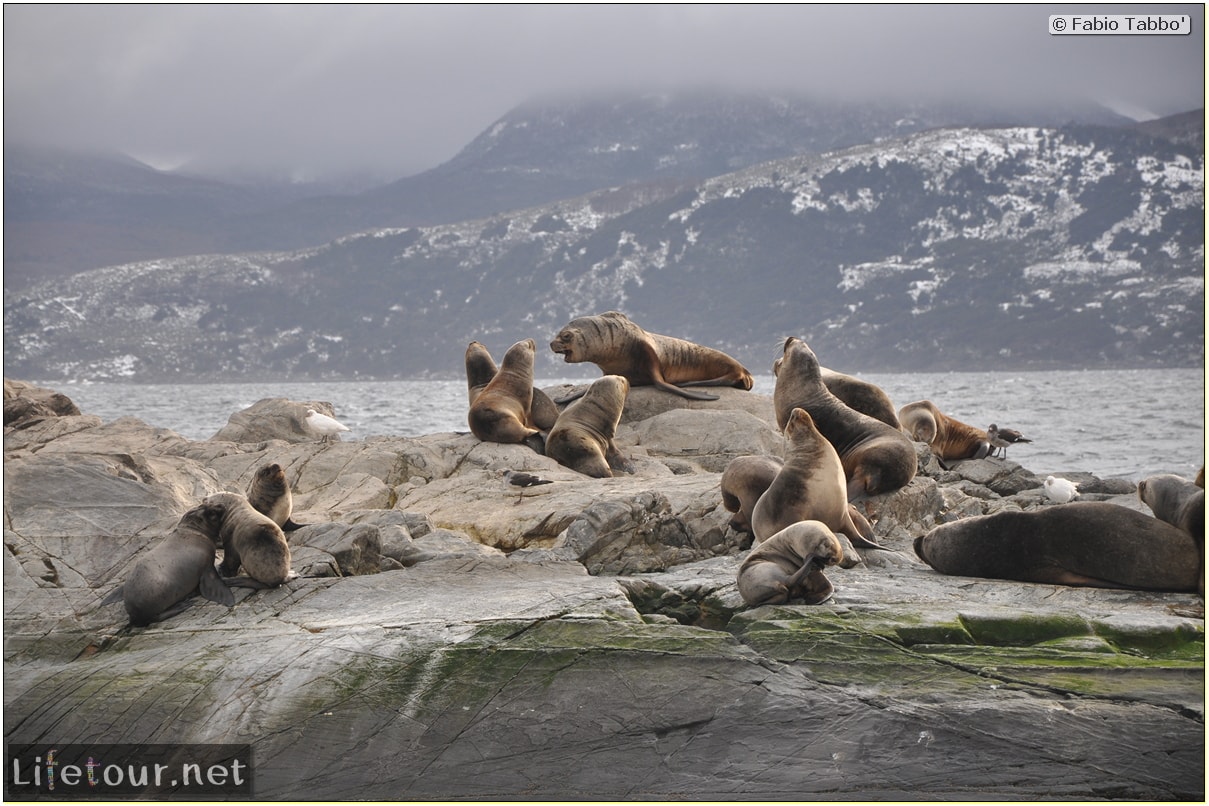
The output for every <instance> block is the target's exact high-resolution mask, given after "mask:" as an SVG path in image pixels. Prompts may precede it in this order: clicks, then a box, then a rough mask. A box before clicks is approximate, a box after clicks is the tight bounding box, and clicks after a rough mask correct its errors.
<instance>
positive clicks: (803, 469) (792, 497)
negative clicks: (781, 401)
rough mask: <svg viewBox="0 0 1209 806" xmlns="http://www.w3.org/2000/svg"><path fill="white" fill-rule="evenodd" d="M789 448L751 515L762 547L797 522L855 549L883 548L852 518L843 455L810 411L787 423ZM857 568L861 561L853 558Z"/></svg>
mask: <svg viewBox="0 0 1209 806" xmlns="http://www.w3.org/2000/svg"><path fill="white" fill-rule="evenodd" d="M785 438H786V439H787V440H788V441H789V445H788V447H787V448H786V451H785V463H784V464H783V465H782V466H781V470H780V471H779V472H778V473H777V475H776V477H775V478H774V479H773V480H772V483H771V484H770V485H768V489H767V490H765V491H764V494H763V495H761V496H760V499H759V500H758V501H757V502H756V506H755V508H754V509H753V510H752V513H751V527H752V528H751V532H752V534H753V535H754V536H755V539H756V542H757V543H762V542H764V541H765V540H767V539H769V538H770V537H772V536H773V535H774V534H776V533H777V532H779V531H781V530H782V529H784V528H785V527H786V526H788V525H789V524H791V523H796V522H798V521H819V522H820V523H822V524H823V525H824V526H826V527H827V528H828V529H830V530H831V531H832V532H837V533H840V534H843V535H845V536H846V537H847V538H848V539H849V540H851V541H852V543H853V544H854V545H859V546H864V547H866V548H881V546H879V545H878V544H877V543H876V542H874V540H873V529H872V527H870V525H869V521H867V520H865V518H864V516H863V515H860V514H859V513H858V515H857V517H859V518H860V526H859V527H858V525H857V522H856V521H855V519H854V518H853V516H852V513H853V512H854V511H856V510H855V508H854V507H850V506H849V504H848V497H847V492H846V490H847V486H846V484H845V482H844V468H843V466H842V465H841V464H840V457H839V454H837V453H836V452H835V448H833V447H832V445H831V443H830V442H828V441H827V440H826V439H825V438H824V437H823V435H822V434H821V433H819V430H818V428H816V427H815V424H814V419H813V418H812V417H811V416H810V413H809V412H807V411H806V410H805V409H800V408H795V409H794V410H793V411H792V412H790V414H789V421H788V422H787V423H786V424H785ZM852 559H853V563H852V564H855V561H856V560H857V558H855V557H854V558H852Z"/></svg>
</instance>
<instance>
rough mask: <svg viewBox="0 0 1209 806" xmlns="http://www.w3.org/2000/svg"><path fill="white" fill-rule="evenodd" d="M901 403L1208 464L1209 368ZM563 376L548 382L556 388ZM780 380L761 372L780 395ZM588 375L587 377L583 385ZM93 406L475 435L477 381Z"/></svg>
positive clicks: (1170, 465) (981, 388) (203, 424)
mask: <svg viewBox="0 0 1209 806" xmlns="http://www.w3.org/2000/svg"><path fill="white" fill-rule="evenodd" d="M860 377H862V378H864V379H865V380H868V381H871V382H873V383H876V384H878V385H879V386H881V387H882V388H883V389H885V391H886V393H887V394H889V395H890V399H891V400H893V401H894V404H895V405H896V406H900V407H901V406H903V405H906V404H907V403H911V402H913V401H916V400H925V399H926V400H931V401H932V402H933V403H935V404H936V405H937V406H938V407H939V408H940V409H941V411H943V412H945V413H946V414H948V415H949V416H950V417H955V418H956V419H958V420H961V421H962V422H966V423H969V424H970V425H975V426H978V427H979V428H985V427H986V426H988V425H990V424H991V423H996V424H998V425H999V426H1000V427H1006V428H1015V429H1016V430H1018V431H1020V432H1022V433H1023V434H1024V435H1025V436H1027V437H1029V438H1031V439H1032V440H1033V443H1032V444H1031V445H1016V446H1013V447H1011V448H1009V449H1008V458H1009V459H1012V460H1015V461H1017V462H1019V463H1020V464H1022V465H1024V466H1025V467H1026V468H1028V469H1029V470H1032V471H1033V472H1035V473H1052V472H1063V471H1087V472H1091V473H1094V474H1096V475H1097V476H1100V477H1102V478H1111V477H1125V478H1132V479H1141V478H1145V477H1146V476H1148V475H1152V474H1154V473H1178V474H1180V475H1185V476H1191V475H1193V474H1194V473H1195V472H1196V470H1197V469H1198V468H1199V467H1200V466H1201V465H1202V464H1203V463H1204V458H1205V454H1204V445H1205V375H1204V373H1203V372H1202V371H1201V370H1199V369H1172V370H1086V371H1078V372H1015V373H1000V372H946V373H902V374H873V373H870V374H862V375H860ZM561 381H562V379H539V380H538V382H537V385H538V386H552V385H554V384H556V383H559V382H561ZM774 381H775V379H774V378H773V376H771V375H766V376H759V377H757V378H756V386H755V388H754V389H753V391H754V392H757V393H760V394H766V395H771V394H772V391H773V385H774ZM579 382H582V381H579ZM43 385H46V386H48V387H50V388H54V389H57V390H59V391H62V392H64V393H65V394H67V395H68V396H69V397H71V398H72V399H73V400H74V401H75V402H76V405H78V406H79V407H80V409H81V410H82V411H84V412H85V413H86V414H95V415H97V416H99V417H101V418H102V419H103V420H105V421H106V422H108V421H110V420H114V419H117V418H118V417H125V416H133V417H137V418H139V419H140V420H143V421H144V422H147V423H149V424H151V425H155V426H160V427H164V428H170V429H172V430H173V431H176V432H177V433H179V434H180V435H181V436H184V437H188V438H190V439H199V440H200V439H208V438H209V437H211V436H213V435H214V434H215V433H216V432H217V431H218V430H219V429H220V428H222V427H223V426H224V425H226V423H227V418H228V417H230V416H231V415H232V414H234V413H235V412H237V411H240V410H241V409H245V408H247V407H248V406H250V405H252V404H253V403H255V402H256V401H257V400H261V399H263V398H267V397H285V398H290V399H291V400H325V401H328V402H330V403H332V405H333V406H334V407H335V411H336V416H337V418H338V419H339V420H340V421H341V422H343V423H344V424H345V425H347V426H349V428H350V429H352V430H351V432H350V433H349V434H346V435H345V439H363V438H365V437H368V436H376V435H394V436H419V435H421V434H429V433H438V432H444V431H465V430H467V426H466V382H465V381H464V380H450V381H349V382H339V383H325V382H319V383H273V384H255V383H222V384H190V385H186V384H182V385H152V384H122V383H89V384H62V383H58V384H56V383H55V382H53V381H47V382H43Z"/></svg>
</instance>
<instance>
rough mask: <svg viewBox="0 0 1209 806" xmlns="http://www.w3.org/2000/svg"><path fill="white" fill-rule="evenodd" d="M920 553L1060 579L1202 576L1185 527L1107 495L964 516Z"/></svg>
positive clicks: (1191, 579) (946, 566) (1031, 578)
mask: <svg viewBox="0 0 1209 806" xmlns="http://www.w3.org/2000/svg"><path fill="white" fill-rule="evenodd" d="M915 553H916V554H917V555H918V556H919V558H920V559H921V560H923V561H924V562H926V563H927V564H928V565H930V566H932V567H933V568H934V569H936V570H937V571H939V572H940V573H942V574H951V575H955V576H971V577H990V578H993V579H1015V580H1019V581H1021V582H1041V583H1050V584H1055V585H1076V586H1090V587H1098V588H1131V589H1136V590H1155V591H1195V590H1196V589H1197V585H1198V583H1199V580H1200V576H1201V568H1200V566H1201V558H1200V552H1199V551H1198V549H1197V546H1196V544H1195V541H1194V540H1193V539H1192V538H1191V537H1190V536H1189V535H1188V533H1187V532H1184V531H1183V530H1181V529H1177V528H1176V527H1174V526H1172V525H1171V524H1169V523H1164V522H1163V521H1161V520H1159V519H1158V518H1152V517H1150V516H1149V515H1146V514H1144V513H1142V512H1137V511H1135V510H1132V509H1128V508H1126V507H1123V506H1120V505H1118V504H1112V503H1108V502H1106V501H1088V502H1081V501H1075V502H1072V503H1070V504H1063V505H1062V506H1057V507H1044V508H1042V509H1035V510H1030V511H1027V512H1025V511H1020V510H1010V509H1009V510H1002V511H1000V512H996V513H994V514H993V515H981V516H976V517H970V518H962V519H961V520H957V521H953V522H952V523H946V524H942V525H940V526H937V527H936V528H934V529H932V530H931V531H930V532H928V533H927V534H925V535H922V536H921V537H917V538H916V539H915Z"/></svg>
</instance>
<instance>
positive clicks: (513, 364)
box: [501, 339, 537, 373]
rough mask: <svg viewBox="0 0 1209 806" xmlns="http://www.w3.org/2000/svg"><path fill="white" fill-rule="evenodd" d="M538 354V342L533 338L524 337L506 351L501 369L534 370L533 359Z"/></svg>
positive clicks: (530, 371)
mask: <svg viewBox="0 0 1209 806" xmlns="http://www.w3.org/2000/svg"><path fill="white" fill-rule="evenodd" d="M536 355H537V342H535V341H534V340H533V339H522V340H521V341H518V342H517V343H516V344H514V345H512V346H511V347H509V348H508V352H506V353H504V363H503V366H502V367H501V370H508V371H516V370H521V371H527V372H529V373H532V372H533V359H534V356H536Z"/></svg>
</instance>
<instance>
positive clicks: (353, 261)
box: [5, 127, 1204, 382]
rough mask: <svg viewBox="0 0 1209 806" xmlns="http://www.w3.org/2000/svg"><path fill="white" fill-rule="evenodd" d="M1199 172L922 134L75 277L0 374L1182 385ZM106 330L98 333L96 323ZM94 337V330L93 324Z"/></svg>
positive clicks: (992, 136) (23, 330)
mask: <svg viewBox="0 0 1209 806" xmlns="http://www.w3.org/2000/svg"><path fill="white" fill-rule="evenodd" d="M1203 261H1204V155H1203V153H1197V152H1196V151H1195V150H1194V149H1192V148H1190V147H1188V146H1186V145H1181V144H1178V143H1177V144H1173V143H1170V142H1167V141H1165V140H1160V139H1156V138H1154V137H1151V136H1149V135H1146V134H1143V133H1140V132H1136V131H1132V130H1130V129H1128V128H1126V129H1115V128H1114V129H1107V128H1099V127H1067V128H1064V129H1046V128H1039V127H1012V128H1003V129H988V128H969V127H967V128H956V129H932V130H928V131H922V132H918V133H915V134H913V135H910V136H909V137H905V138H900V139H897V140H893V141H887V142H881V143H876V144H866V145H862V146H856V147H853V148H849V149H845V150H841V151H836V152H831V153H828V154H821V155H819V154H812V155H804V156H797V157H789V158H784V159H779V160H774V161H770V162H766V163H760V164H759V165H755V166H749V167H747V168H744V169H742V170H740V171H736V172H733V173H730V174H726V175H723V176H718V177H712V178H710V179H707V180H704V181H702V182H700V183H692V182H687V181H672V180H668V181H664V182H649V183H646V184H644V185H633V186H629V187H624V188H615V189H609V190H604V191H597V192H594V193H591V194H588V195H585V196H580V197H576V198H574V199H567V200H562V201H559V202H556V203H553V204H548V205H542V206H537V207H532V208H528V209H526V210H522V211H514V212H511V213H502V214H498V215H494V216H489V217H485V218H481V219H476V220H472V221H463V222H457V223H453V224H446V225H438V226H432V227H400V228H383V229H379V230H375V231H372V232H366V233H358V234H354V235H348V236H345V237H342V238H339V239H336V240H333V241H331V242H330V243H328V244H325V245H323V246H320V247H314V248H310V249H306V250H300V251H285V252H261V253H248V254H243V255H226V256H221V255H220V256H210V257H193V258H181V259H177V260H173V261H153V262H148V263H143V264H135V265H131V266H124V267H116V268H113V269H105V270H102V271H101V272H90V273H88V274H86V275H80V276H77V277H75V278H71V279H70V280H69V281H64V282H62V283H58V284H48V285H44V286H42V287H39V288H38V289H35V290H33V291H31V292H28V293H25V294H22V295H19V296H16V297H14V298H13V299H12V300H11V301H10V300H9V299H6V306H5V307H6V316H5V331H6V345H8V346H6V356H5V362H6V374H14V373H15V374H16V375H17V376H21V377H34V378H38V379H47V380H49V379H51V378H54V377H62V378H76V379H82V378H94V379H100V378H127V379H135V380H144V381H148V382H150V381H152V380H164V381H171V380H179V379H181V378H187V379H190V380H203V379H218V378H237V377H244V378H248V377H256V378H270V377H280V378H286V377H289V378H300V377H309V378H317V379H318V378H329V379H336V378H345V379H347V378H357V377H361V378H368V377H380V378H385V377H417V376H443V377H456V376H457V375H459V374H460V373H461V372H462V353H463V351H464V349H465V346H466V344H467V342H469V341H470V340H472V339H476V340H479V341H483V342H484V343H485V344H487V345H488V346H489V348H490V349H491V350H492V352H493V353H494V354H497V355H502V353H503V351H504V350H505V349H506V348H507V346H508V344H510V343H512V342H513V341H516V340H519V339H521V338H529V337H532V338H536V339H537V340H538V342H539V344H541V345H542V350H540V351H539V352H541V353H542V354H543V355H542V357H541V358H540V359H539V370H538V371H539V374H546V375H551V374H557V372H558V371H559V370H558V368H559V367H562V366H563V365H561V364H559V363H557V359H556V357H555V356H553V355H552V354H547V351H546V349H545V348H546V345H547V344H548V341H549V339H550V338H552V337H553V335H554V333H556V332H557V330H558V328H559V327H561V326H562V325H563V324H565V322H566V321H568V320H569V319H571V318H573V317H574V316H576V315H580V314H583V313H597V312H600V311H603V310H608V309H619V310H623V311H625V312H626V313H627V314H629V315H630V316H631V318H632V319H634V321H636V322H638V323H639V324H640V325H642V326H643V327H645V328H647V329H648V330H651V331H653V332H660V333H665V334H667V335H675V336H679V337H681V338H688V339H690V340H694V341H699V342H700V343H703V344H707V345H708V346H711V347H717V348H719V349H723V350H725V351H727V352H729V353H731V354H732V355H734V356H735V357H736V358H738V359H739V360H741V361H743V362H744V363H745V364H747V365H748V367H749V369H752V370H753V371H755V372H762V371H764V369H765V367H764V366H763V365H764V364H766V363H770V361H771V359H769V358H768V356H769V355H770V353H771V351H772V345H774V344H775V343H776V341H777V340H778V339H779V338H783V337H784V336H785V335H798V336H802V337H804V338H806V339H807V340H808V341H809V342H811V344H812V347H814V348H815V350H816V352H817V353H818V354H819V355H820V357H821V358H822V360H823V361H824V362H825V363H827V364H828V365H829V366H833V367H836V368H839V369H843V370H845V371H853V370H859V371H893V370H944V369H962V368H965V369H987V368H994V367H1001V368H1005V369H1011V368H1015V369H1020V368H1069V367H1071V366H1088V367H1096V366H1101V367H1128V366H1195V365H1199V364H1202V363H1203V361H1204V341H1203V333H1204V270H1203ZM106 311H109V312H115V313H116V315H117V317H118V320H119V324H117V325H115V326H109V325H107V324H106V323H105V321H104V320H105V317H106V315H107V314H106V313H105V312H106ZM111 318H112V317H111Z"/></svg>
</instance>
